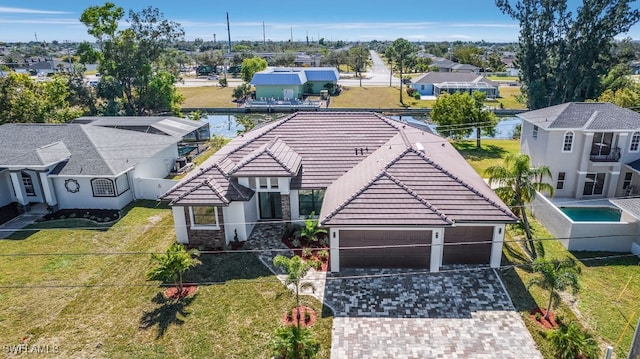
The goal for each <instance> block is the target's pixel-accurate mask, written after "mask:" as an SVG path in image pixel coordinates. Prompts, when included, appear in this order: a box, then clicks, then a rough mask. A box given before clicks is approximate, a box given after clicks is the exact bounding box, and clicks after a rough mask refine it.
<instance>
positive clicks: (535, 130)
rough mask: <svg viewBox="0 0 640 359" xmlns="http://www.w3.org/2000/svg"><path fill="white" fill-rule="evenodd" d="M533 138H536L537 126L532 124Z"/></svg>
mask: <svg viewBox="0 0 640 359" xmlns="http://www.w3.org/2000/svg"><path fill="white" fill-rule="evenodd" d="M533 139H534V140H537V139H538V126H536V125H533Z"/></svg>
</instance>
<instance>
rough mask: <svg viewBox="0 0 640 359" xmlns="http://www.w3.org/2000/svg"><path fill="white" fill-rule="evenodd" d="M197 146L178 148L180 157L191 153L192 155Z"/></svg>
mask: <svg viewBox="0 0 640 359" xmlns="http://www.w3.org/2000/svg"><path fill="white" fill-rule="evenodd" d="M196 148H198V147H196V146H184V147H179V148H178V156H184V155H188V154H189V153H191V152H192V151H193V150H195V149H196Z"/></svg>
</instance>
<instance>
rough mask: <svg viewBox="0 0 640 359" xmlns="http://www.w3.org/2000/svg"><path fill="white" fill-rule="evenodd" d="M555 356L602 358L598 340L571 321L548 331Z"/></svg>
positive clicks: (561, 358)
mask: <svg viewBox="0 0 640 359" xmlns="http://www.w3.org/2000/svg"><path fill="white" fill-rule="evenodd" d="M547 339H549V341H551V346H552V347H553V350H554V352H555V353H554V355H555V358H558V359H576V358H581V359H597V358H600V347H599V346H598V342H597V341H596V340H595V339H594V338H593V336H591V335H590V334H589V333H586V332H583V331H582V330H580V327H579V326H578V324H577V323H576V322H574V321H571V322H570V323H569V324H567V325H565V324H563V323H560V328H558V329H555V330H552V331H549V332H547Z"/></svg>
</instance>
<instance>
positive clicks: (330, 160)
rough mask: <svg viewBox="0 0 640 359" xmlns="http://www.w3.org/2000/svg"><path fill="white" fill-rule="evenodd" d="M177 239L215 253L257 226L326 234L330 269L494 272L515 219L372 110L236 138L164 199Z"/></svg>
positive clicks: (450, 163) (441, 144) (426, 143)
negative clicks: (302, 227)
mask: <svg viewBox="0 0 640 359" xmlns="http://www.w3.org/2000/svg"><path fill="white" fill-rule="evenodd" d="M161 199H164V200H168V201H170V205H171V206H172V209H173V216H174V223H175V229H176V235H177V240H178V241H179V242H181V243H185V244H190V245H193V246H204V247H217V246H221V245H223V244H225V243H229V242H230V241H232V240H233V239H234V237H236V236H237V238H238V239H239V240H246V239H247V238H248V237H249V235H250V233H251V231H252V230H253V228H254V225H255V223H256V222H258V221H261V220H276V221H284V222H298V223H302V221H303V220H304V218H306V217H307V216H309V215H310V214H311V213H315V214H316V215H317V216H318V219H319V224H320V225H321V226H323V227H325V228H327V229H328V231H329V238H330V247H331V248H330V253H331V268H332V271H339V270H340V268H347V267H391V268H393V267H417V268H428V269H430V270H431V271H438V270H439V269H440V267H441V266H442V265H447V264H486V265H491V266H493V267H497V266H499V264H500V256H501V251H502V243H503V239H504V229H505V225H506V224H507V223H514V222H516V221H517V218H516V217H515V216H514V215H513V214H512V213H511V211H510V210H509V208H508V207H507V206H505V205H504V203H502V201H501V200H500V199H499V198H498V197H497V196H496V195H495V193H494V192H493V191H492V190H491V188H489V186H488V185H487V184H486V183H485V182H484V181H483V180H482V178H481V177H480V176H479V175H478V174H477V173H476V172H475V171H474V170H473V169H472V168H471V167H470V166H469V164H468V163H467V162H466V161H465V160H464V158H463V157H462V156H461V155H460V154H459V153H458V152H457V151H456V150H455V148H453V146H451V144H450V143H449V142H448V141H447V140H446V139H444V138H442V137H439V136H437V135H435V134H433V133H431V132H429V131H426V130H424V129H418V128H415V127H412V126H410V125H407V124H403V123H401V122H398V121H395V120H392V119H389V118H386V117H383V116H381V115H379V114H375V113H369V112H362V113H358V112H351V113H347V112H345V113H320V112H298V113H295V114H293V115H290V116H288V117H286V118H283V119H280V120H277V121H274V122H272V123H269V124H267V125H264V126H261V127H259V128H256V129H254V130H252V131H250V132H248V133H245V134H244V135H242V136H239V137H237V138H235V139H233V140H232V141H231V142H230V143H228V144H227V145H226V146H224V147H223V148H222V149H220V150H219V151H218V152H217V153H216V154H215V155H214V156H212V157H210V158H209V159H208V160H207V161H205V162H204V163H203V164H202V165H201V166H200V167H199V168H197V169H195V170H193V171H192V172H190V174H188V175H187V177H185V178H184V179H182V180H181V181H180V182H179V183H178V184H177V185H176V186H174V187H173V188H171V189H170V190H169V191H167V192H166V193H165V194H164V195H162V196H161Z"/></svg>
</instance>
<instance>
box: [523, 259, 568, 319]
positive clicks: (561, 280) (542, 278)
mask: <svg viewBox="0 0 640 359" xmlns="http://www.w3.org/2000/svg"><path fill="white" fill-rule="evenodd" d="M533 271H534V272H536V273H539V276H537V277H535V278H531V280H530V281H529V287H531V286H533V285H537V286H539V287H540V288H542V289H545V290H548V291H549V303H548V304H547V313H545V315H544V319H546V320H549V314H550V313H551V305H552V304H553V302H554V301H556V302H558V301H559V300H560V297H559V295H558V291H559V290H565V289H566V288H571V289H572V290H573V292H574V293H576V292H577V291H578V289H580V285H579V283H578V274H580V268H579V267H578V265H577V264H576V262H575V260H574V259H573V258H569V257H567V258H566V259H565V260H562V261H560V260H553V261H546V260H544V259H543V258H537V259H536V260H535V261H534V262H533Z"/></svg>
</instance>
